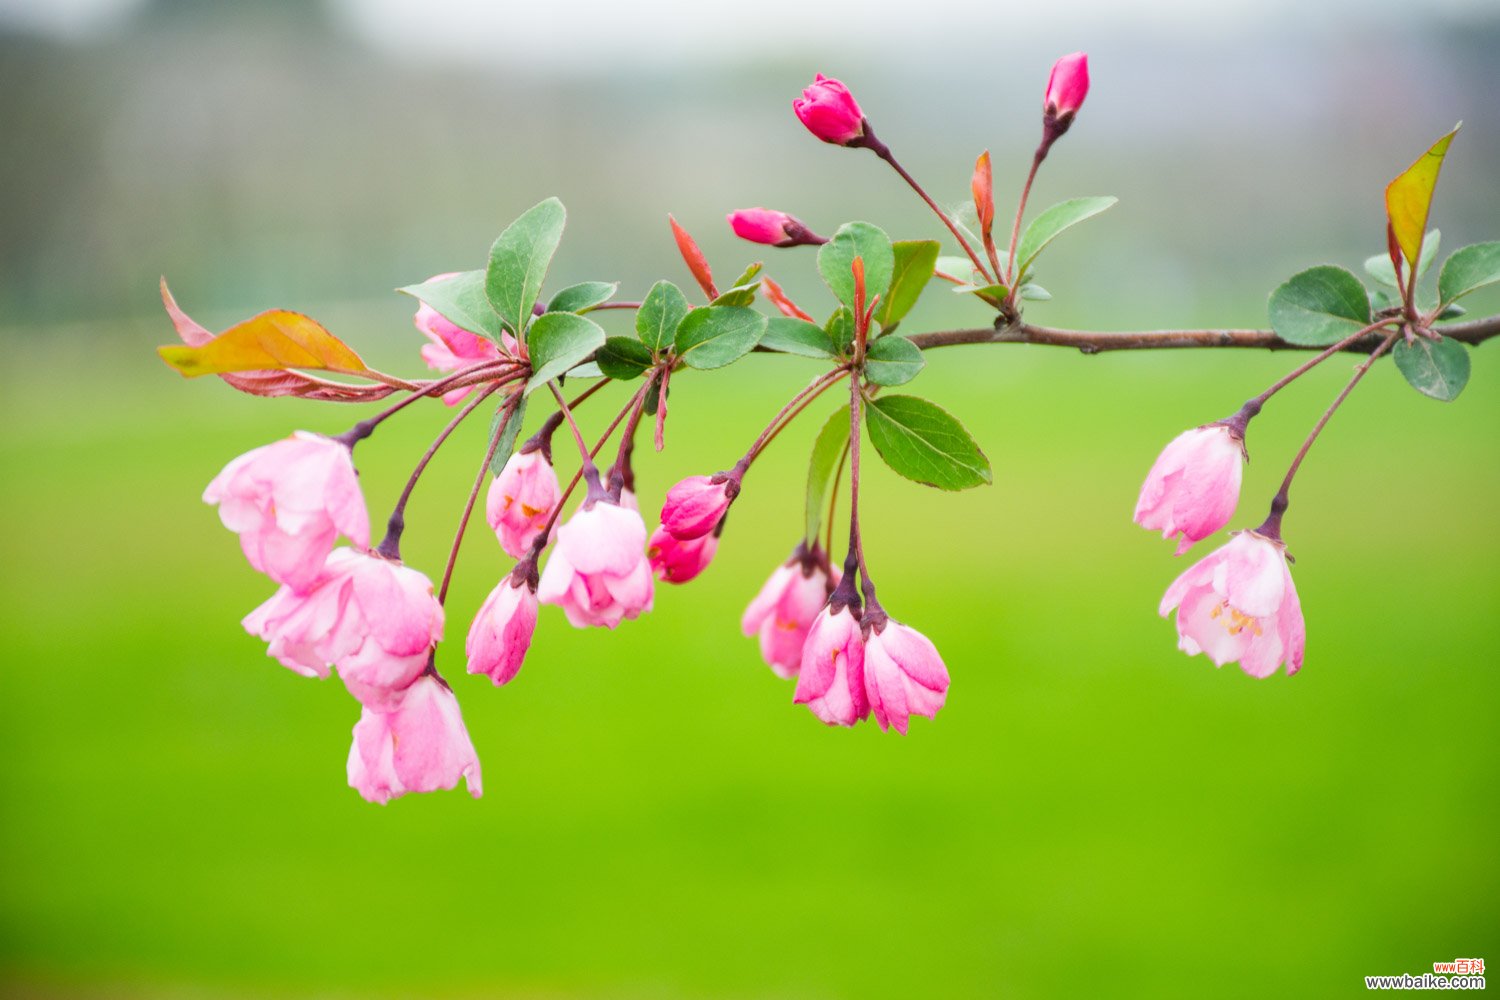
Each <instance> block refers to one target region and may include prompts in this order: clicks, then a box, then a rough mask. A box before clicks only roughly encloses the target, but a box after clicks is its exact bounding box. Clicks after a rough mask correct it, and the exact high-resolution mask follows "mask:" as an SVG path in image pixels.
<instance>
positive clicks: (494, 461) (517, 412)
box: [490, 398, 526, 476]
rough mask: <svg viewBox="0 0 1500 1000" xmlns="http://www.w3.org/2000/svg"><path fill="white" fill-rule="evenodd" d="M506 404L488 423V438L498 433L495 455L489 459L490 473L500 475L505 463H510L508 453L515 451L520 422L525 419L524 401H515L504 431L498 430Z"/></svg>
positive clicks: (519, 433) (502, 404)
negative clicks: (498, 438) (498, 441)
mask: <svg viewBox="0 0 1500 1000" xmlns="http://www.w3.org/2000/svg"><path fill="white" fill-rule="evenodd" d="M506 407H507V404H506V403H501V404H500V408H499V409H498V410H496V411H495V418H494V419H493V420H491V421H490V437H494V436H495V432H496V431H500V443H499V445H497V446H496V448H495V454H494V455H493V456H491V457H490V471H491V472H493V473H494V474H495V475H497V476H498V475H500V472H501V470H502V469H504V468H505V463H506V462H508V461H510V453H511V452H513V451H515V450H516V438H517V437H519V436H520V435H521V421H522V420H524V419H526V400H525V399H524V398H523V399H518V400H516V406H515V409H513V410H511V411H510V419H509V420H507V421H506V422H505V429H504V430H503V431H502V430H500V418H501V417H503V416H505V411H506Z"/></svg>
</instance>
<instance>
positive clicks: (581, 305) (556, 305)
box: [547, 281, 620, 313]
mask: <svg viewBox="0 0 1500 1000" xmlns="http://www.w3.org/2000/svg"><path fill="white" fill-rule="evenodd" d="M619 290H620V283H619V282H618V281H581V282H579V283H578V284H576V285H569V286H568V287H567V288H564V289H563V290H562V291H560V292H558V293H557V294H556V295H554V296H552V301H551V302H549V303H547V311H548V312H570V313H585V312H588V311H589V310H590V309H593V308H595V307H597V306H602V305H603V304H604V303H606V302H608V301H609V300H610V299H612V298H614V297H615V292H618V291H619Z"/></svg>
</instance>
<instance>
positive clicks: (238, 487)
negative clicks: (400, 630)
mask: <svg viewBox="0 0 1500 1000" xmlns="http://www.w3.org/2000/svg"><path fill="white" fill-rule="evenodd" d="M203 499H204V501H205V502H207V503H214V504H218V505H219V517H220V519H221V520H223V522H224V526H225V527H226V528H228V529H229V530H231V531H234V532H238V533H239V536H240V547H241V548H242V549H244V552H245V558H246V559H248V560H250V565H251V566H254V567H255V568H256V569H258V570H260V571H261V572H262V573H264V574H266V575H267V576H269V577H270V578H271V579H273V580H275V581H276V582H277V583H282V584H286V585H287V586H288V587H291V588H292V589H294V590H306V589H307V588H308V587H311V586H312V585H313V584H314V583H315V582H316V581H317V579H318V577H319V575H320V574H321V573H322V571H323V561H324V560H325V559H327V558H328V553H330V552H332V551H333V543H334V542H335V541H336V540H337V539H338V536H339V534H340V533H343V534H344V535H347V536H348V538H349V540H350V541H352V542H353V543H354V544H355V545H358V546H361V547H364V546H367V545H369V544H370V518H369V514H368V513H366V511H365V498H364V496H363V495H362V494H361V493H360V491H359V477H358V476H357V474H356V473H355V471H354V460H353V458H352V456H351V455H350V452H349V447H348V445H345V444H343V443H342V442H340V441H335V440H334V439H333V438H327V437H323V436H322V435H320V434H309V433H308V432H306V431H298V432H297V433H295V434H293V435H292V436H291V437H289V438H286V439H284V440H281V441H277V442H276V443H274V444H268V445H266V446H264V447H262V448H256V449H255V450H254V451H249V452H246V453H245V454H243V455H241V456H240V457H239V458H236V459H235V460H234V461H232V462H230V463H229V464H228V465H227V466H225V467H224V471H223V472H220V473H219V474H218V475H217V476H215V477H214V480H213V482H211V483H209V484H208V488H207V489H205V490H204V491H203Z"/></svg>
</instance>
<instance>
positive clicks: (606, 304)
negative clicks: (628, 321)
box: [594, 302, 641, 309]
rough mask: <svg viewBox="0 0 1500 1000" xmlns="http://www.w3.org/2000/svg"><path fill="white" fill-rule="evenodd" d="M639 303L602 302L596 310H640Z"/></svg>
mask: <svg viewBox="0 0 1500 1000" xmlns="http://www.w3.org/2000/svg"><path fill="white" fill-rule="evenodd" d="M640 307H641V304H640V303H639V302H601V303H600V304H599V305H597V306H594V308H595V309H639V308H640Z"/></svg>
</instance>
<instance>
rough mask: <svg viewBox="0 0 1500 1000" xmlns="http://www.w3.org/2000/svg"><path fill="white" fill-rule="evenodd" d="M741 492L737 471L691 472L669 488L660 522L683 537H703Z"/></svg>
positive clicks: (720, 518) (685, 538)
mask: <svg viewBox="0 0 1500 1000" xmlns="http://www.w3.org/2000/svg"><path fill="white" fill-rule="evenodd" d="M739 493H740V477H739V476H738V475H736V474H734V473H727V472H720V473H718V474H717V475H713V476H689V477H688V478H686V479H684V480H682V481H681V482H680V483H677V484H676V485H675V486H673V487H672V488H671V489H669V490H667V497H666V499H665V500H664V501H663V502H662V506H661V526H662V527H663V528H664V529H666V530H667V531H668V532H670V533H671V534H672V536H673V537H675V538H680V539H682V540H683V541H689V540H691V539H694V538H702V537H703V536H704V535H706V534H708V533H709V532H710V531H713V530H714V528H716V527H718V525H719V522H720V521H721V520H723V519H724V515H725V513H727V512H728V510H729V505H730V504H732V503H733V502H734V498H735V497H737V496H739Z"/></svg>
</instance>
